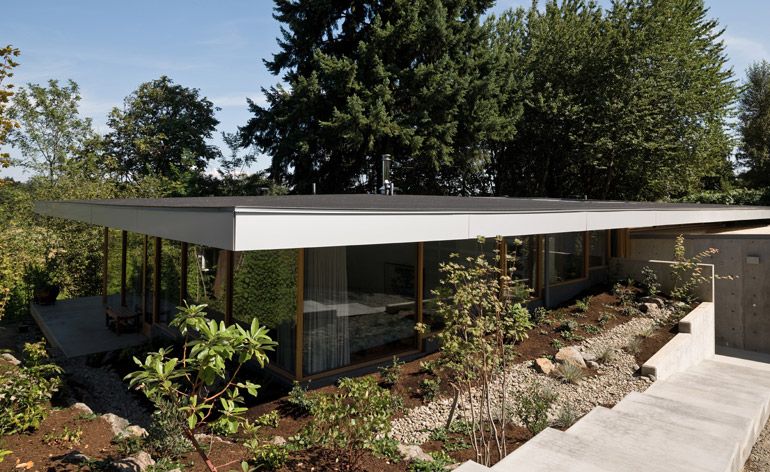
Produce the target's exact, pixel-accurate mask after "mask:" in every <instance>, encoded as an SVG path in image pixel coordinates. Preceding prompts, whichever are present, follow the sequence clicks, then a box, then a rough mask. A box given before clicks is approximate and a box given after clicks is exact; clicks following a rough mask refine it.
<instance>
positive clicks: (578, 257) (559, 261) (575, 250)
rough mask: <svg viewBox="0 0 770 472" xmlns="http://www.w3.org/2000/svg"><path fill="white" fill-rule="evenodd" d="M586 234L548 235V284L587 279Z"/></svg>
mask: <svg viewBox="0 0 770 472" xmlns="http://www.w3.org/2000/svg"><path fill="white" fill-rule="evenodd" d="M584 234H585V233H582V232H581V233H560V234H551V235H548V236H547V238H548V257H547V264H548V282H549V283H551V284H555V283H560V282H568V281H570V280H575V279H579V278H582V277H585V244H584V239H585V238H584Z"/></svg>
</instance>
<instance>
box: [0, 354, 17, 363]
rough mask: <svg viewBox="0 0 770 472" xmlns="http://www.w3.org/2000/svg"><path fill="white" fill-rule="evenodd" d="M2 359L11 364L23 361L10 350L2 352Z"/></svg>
mask: <svg viewBox="0 0 770 472" xmlns="http://www.w3.org/2000/svg"><path fill="white" fill-rule="evenodd" d="M0 359H2V360H4V361H5V362H7V363H9V364H11V365H21V361H20V360H18V359H16V357H14V355H13V354H11V353H10V352H4V353H2V354H0Z"/></svg>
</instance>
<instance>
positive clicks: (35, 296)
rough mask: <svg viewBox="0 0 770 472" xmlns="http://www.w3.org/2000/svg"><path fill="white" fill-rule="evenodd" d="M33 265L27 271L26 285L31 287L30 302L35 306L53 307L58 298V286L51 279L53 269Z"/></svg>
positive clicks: (47, 265)
mask: <svg viewBox="0 0 770 472" xmlns="http://www.w3.org/2000/svg"><path fill="white" fill-rule="evenodd" d="M48 262H49V263H47V264H46V265H45V266H39V265H34V266H31V267H29V268H28V269H27V274H26V279H27V284H28V285H29V286H31V287H32V302H33V303H35V304H36V305H53V304H54V303H56V298H57V297H58V296H59V291H60V288H59V285H58V284H56V282H55V281H54V277H53V267H51V265H52V264H50V261H48Z"/></svg>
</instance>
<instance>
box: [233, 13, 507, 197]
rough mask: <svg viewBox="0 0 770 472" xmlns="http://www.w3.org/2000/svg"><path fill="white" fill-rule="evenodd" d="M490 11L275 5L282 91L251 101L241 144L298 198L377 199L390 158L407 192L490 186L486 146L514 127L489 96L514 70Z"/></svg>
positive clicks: (274, 65) (273, 65) (273, 66)
mask: <svg viewBox="0 0 770 472" xmlns="http://www.w3.org/2000/svg"><path fill="white" fill-rule="evenodd" d="M492 3H493V1H492V0H444V1H440V0H394V1H388V2H380V1H374V2H372V1H361V0H359V1H353V2H340V1H332V2H315V1H310V0H276V8H275V11H276V13H275V17H276V19H278V20H279V21H280V22H281V23H283V27H282V35H283V37H282V39H281V40H280V41H279V46H280V49H281V50H280V52H278V53H277V54H275V55H274V56H273V59H272V60H270V61H266V64H267V66H268V68H269V70H270V71H271V72H272V73H273V74H275V75H279V74H283V76H282V78H283V81H284V83H285V84H286V85H285V86H284V85H276V86H274V87H271V88H270V89H268V90H264V93H265V95H266V98H267V106H265V107H262V106H259V105H257V104H255V103H251V104H250V107H251V110H252V112H253V113H254V117H253V118H252V119H251V120H250V121H249V123H248V124H247V125H246V126H245V127H243V128H242V134H243V138H244V144H255V145H257V146H258V147H259V148H260V149H261V150H263V151H264V152H266V153H268V154H269V155H270V156H271V157H272V166H271V175H272V177H273V178H274V179H276V180H277V181H285V182H286V183H288V184H289V185H290V186H292V187H293V188H294V191H296V192H299V193H306V192H308V191H309V189H310V188H311V185H312V184H313V183H317V184H318V188H319V190H320V191H322V192H348V191H369V192H373V191H376V189H377V187H378V186H379V175H378V174H379V172H378V169H379V167H380V166H379V164H380V156H381V155H382V154H386V153H387V154H391V155H392V156H393V159H394V161H395V164H396V165H395V168H394V175H395V181H396V183H397V185H398V186H399V187H401V189H402V190H403V191H408V192H414V193H478V192H483V191H485V190H484V189H489V188H490V186H491V184H490V182H491V177H490V173H489V172H488V171H487V169H488V164H489V162H490V159H491V156H490V153H489V149H488V147H486V146H484V143H485V142H486V141H488V140H491V139H494V137H495V136H496V135H497V134H500V133H503V132H504V130H508V129H511V127H512V120H511V119H508V120H502V119H500V113H501V104H500V102H499V100H497V99H496V95H497V93H498V91H499V85H500V83H501V81H505V80H508V82H509V85H510V86H511V88H512V83H511V82H512V81H511V80H510V79H509V78H507V77H508V76H510V74H511V73H512V71H510V70H504V71H501V70H500V65H499V64H498V60H497V59H498V57H496V56H495V55H494V54H493V50H492V48H491V47H490V43H491V42H490V39H491V36H492V28H491V26H490V25H489V24H483V23H482V21H481V16H482V14H483V13H484V12H485V11H486V10H487V8H488V7H489V6H491V4H492ZM509 64H510V62H509ZM504 106H509V107H510V105H504ZM511 115H512V116H511V118H515V117H514V116H513V115H515V113H512V114H511Z"/></svg>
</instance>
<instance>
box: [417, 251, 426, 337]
mask: <svg viewBox="0 0 770 472" xmlns="http://www.w3.org/2000/svg"><path fill="white" fill-rule="evenodd" d="M424 291H425V243H422V242H419V243H417V297H416V299H417V323H419V324H422V322H423V304H424V302H425V300H424V298H425V297H424V293H423V292H424ZM417 349H419V350H420V352H422V351H423V350H424V349H425V339H424V335H423V334H422V333H420V332H418V333H417Z"/></svg>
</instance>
